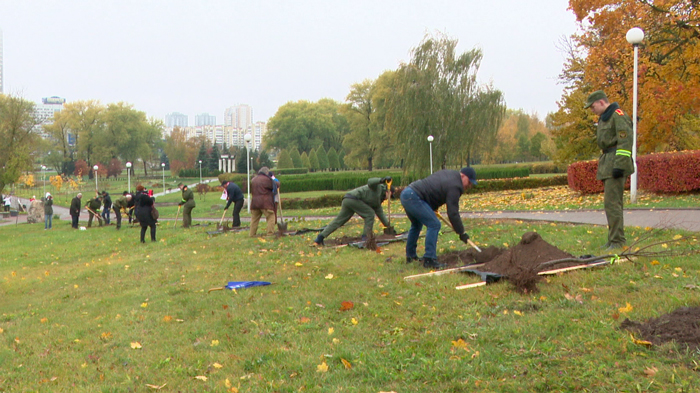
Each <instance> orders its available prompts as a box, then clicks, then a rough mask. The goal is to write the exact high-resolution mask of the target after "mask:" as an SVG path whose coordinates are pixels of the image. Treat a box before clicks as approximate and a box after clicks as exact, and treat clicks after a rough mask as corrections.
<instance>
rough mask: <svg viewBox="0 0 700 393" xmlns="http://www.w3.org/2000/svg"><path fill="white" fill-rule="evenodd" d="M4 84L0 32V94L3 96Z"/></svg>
mask: <svg viewBox="0 0 700 393" xmlns="http://www.w3.org/2000/svg"><path fill="white" fill-rule="evenodd" d="M4 83H5V77H4V74H3V67H2V30H0V94H3V92H4V91H5V90H4V87H3V85H4Z"/></svg>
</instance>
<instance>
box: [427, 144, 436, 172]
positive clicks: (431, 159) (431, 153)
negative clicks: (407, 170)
mask: <svg viewBox="0 0 700 393" xmlns="http://www.w3.org/2000/svg"><path fill="white" fill-rule="evenodd" d="M434 139H435V138H433V136H432V135H428V143H430V174H431V175H432V174H433V140H434Z"/></svg>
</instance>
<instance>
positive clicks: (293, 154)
mask: <svg viewBox="0 0 700 393" xmlns="http://www.w3.org/2000/svg"><path fill="white" fill-rule="evenodd" d="M289 156H290V158H291V159H292V163H293V164H294V168H303V167H304V164H303V163H302V162H301V155H300V154H299V150H298V149H297V148H295V147H293V148H290V149H289Z"/></svg>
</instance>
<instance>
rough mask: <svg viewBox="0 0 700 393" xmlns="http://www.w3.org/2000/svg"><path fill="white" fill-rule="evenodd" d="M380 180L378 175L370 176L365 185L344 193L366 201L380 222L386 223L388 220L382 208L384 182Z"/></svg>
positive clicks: (384, 189) (384, 190)
mask: <svg viewBox="0 0 700 393" xmlns="http://www.w3.org/2000/svg"><path fill="white" fill-rule="evenodd" d="M381 181H382V179H380V178H378V177H372V178H370V179H369V180H367V185H366V186H362V187H358V188H356V189H354V190H352V191H350V192H348V193H347V194H345V195H346V196H348V195H349V196H350V197H352V198H354V199H358V200H360V201H362V202H364V203H366V204H367V206H369V207H371V208H372V209H373V210H374V212H375V213H376V214H377V218H379V220H380V221H381V222H382V224H384V225H388V222H389V220H387V218H386V216H385V215H384V210H383V209H382V197H383V196H384V194H385V193H386V184H383V183H382V182H381Z"/></svg>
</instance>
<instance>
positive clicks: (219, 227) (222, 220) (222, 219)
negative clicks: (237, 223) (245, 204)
mask: <svg viewBox="0 0 700 393" xmlns="http://www.w3.org/2000/svg"><path fill="white" fill-rule="evenodd" d="M226 210H227V209H224V213H223V214H222V215H221V220H220V221H219V225H217V226H216V229H222V228H223V227H222V226H221V224H222V223H223V222H224V216H226Z"/></svg>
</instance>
